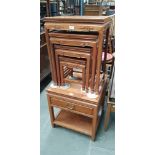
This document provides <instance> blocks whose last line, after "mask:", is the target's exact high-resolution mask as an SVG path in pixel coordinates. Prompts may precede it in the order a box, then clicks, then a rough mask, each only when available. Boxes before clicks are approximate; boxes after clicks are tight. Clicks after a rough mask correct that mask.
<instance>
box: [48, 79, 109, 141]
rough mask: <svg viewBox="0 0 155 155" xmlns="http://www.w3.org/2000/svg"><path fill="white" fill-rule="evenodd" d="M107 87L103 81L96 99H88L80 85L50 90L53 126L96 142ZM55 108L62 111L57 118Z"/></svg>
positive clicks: (50, 111)
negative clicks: (81, 134)
mask: <svg viewBox="0 0 155 155" xmlns="http://www.w3.org/2000/svg"><path fill="white" fill-rule="evenodd" d="M106 85H107V82H106V80H105V81H102V85H101V90H100V93H99V94H100V95H99V96H98V97H97V98H96V99H91V98H88V97H87V95H86V94H84V93H83V92H82V91H81V86H80V85H79V84H71V87H70V88H68V89H66V90H63V89H61V88H59V87H58V88H48V89H47V98H48V107H49V113H50V118H51V125H52V126H53V127H54V126H55V125H59V126H62V127H65V128H68V129H71V130H75V131H78V132H80V133H83V134H86V135H89V136H91V138H92V140H95V135H96V131H97V127H98V124H99V120H100V117H101V114H102V108H103V103H104V102H103V101H104V96H105V89H106ZM54 107H57V108H60V109H61V110H60V113H59V114H58V115H57V116H55V115H54Z"/></svg>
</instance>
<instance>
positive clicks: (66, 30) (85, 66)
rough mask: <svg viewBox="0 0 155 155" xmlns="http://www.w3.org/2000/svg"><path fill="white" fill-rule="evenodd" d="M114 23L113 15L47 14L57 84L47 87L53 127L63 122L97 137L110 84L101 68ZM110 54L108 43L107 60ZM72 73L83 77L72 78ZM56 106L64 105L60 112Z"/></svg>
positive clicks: (48, 33) (47, 28)
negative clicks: (104, 42)
mask: <svg viewBox="0 0 155 155" xmlns="http://www.w3.org/2000/svg"><path fill="white" fill-rule="evenodd" d="M110 24H111V18H109V17H103V16H101V17H99V16H63V17H62V16H59V17H47V18H45V33H46V42H47V47H48V55H49V60H50V68H51V72H52V79H53V85H54V87H53V86H51V87H49V88H48V89H47V98H48V106H49V113H50V118H51V124H52V126H53V127H54V126H55V125H59V126H62V127H65V128H69V129H72V130H75V131H78V132H81V133H84V134H86V135H89V136H91V138H92V139H93V140H94V139H95V135H96V131H97V127H98V124H99V120H100V116H101V115H102V110H103V103H104V96H105V90H106V86H107V78H106V75H105V73H104V72H103V73H102V74H101V72H100V71H101V61H102V47H103V40H104V39H105V38H106V45H108V36H109V29H110ZM106 54H107V46H106V48H105V57H104V58H105V60H106ZM103 68H105V64H104V65H103ZM75 69H77V70H78V69H79V70H80V71H78V72H77V71H75ZM70 76H71V77H72V78H73V79H81V80H72V79H69V77H70ZM66 83H67V84H70V87H69V88H66V87H64V86H65V84H66ZM54 107H57V108H59V109H60V113H59V114H58V115H57V116H55V115H54Z"/></svg>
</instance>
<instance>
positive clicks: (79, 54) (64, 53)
mask: <svg viewBox="0 0 155 155" xmlns="http://www.w3.org/2000/svg"><path fill="white" fill-rule="evenodd" d="M59 56H67V57H72V58H74V57H76V58H83V59H86V92H88V87H89V77H90V76H89V72H90V53H83V52H77V51H69V50H61V49H57V50H55V59H56V64H57V73H58V77H59V79H60V75H59V73H60V70H59V68H60V66H59V60H58V58H59Z"/></svg>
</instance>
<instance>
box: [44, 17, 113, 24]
mask: <svg viewBox="0 0 155 155" xmlns="http://www.w3.org/2000/svg"><path fill="white" fill-rule="evenodd" d="M44 21H45V22H56V23H62V22H63V23H69V22H71V23H90V24H103V23H106V22H109V21H111V18H110V17H108V16H54V17H45V18H44Z"/></svg>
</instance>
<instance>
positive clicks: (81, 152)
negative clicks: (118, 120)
mask: <svg viewBox="0 0 155 155" xmlns="http://www.w3.org/2000/svg"><path fill="white" fill-rule="evenodd" d="M45 89H46V88H45ZM45 89H43V90H42V91H41V93H40V125H41V126H40V155H114V154H115V120H114V118H115V117H114V114H112V117H111V120H110V123H109V128H108V130H107V131H106V132H105V131H104V129H103V120H104V118H102V119H101V122H100V125H99V128H98V131H97V135H96V140H95V142H94V141H92V140H91V139H90V137H88V136H86V135H83V134H80V133H77V132H74V131H71V130H69V129H65V128H62V127H58V126H57V127H55V128H52V127H51V124H50V118H49V113H48V106H47V98H46V94H45ZM55 112H56V113H57V112H58V109H55Z"/></svg>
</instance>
